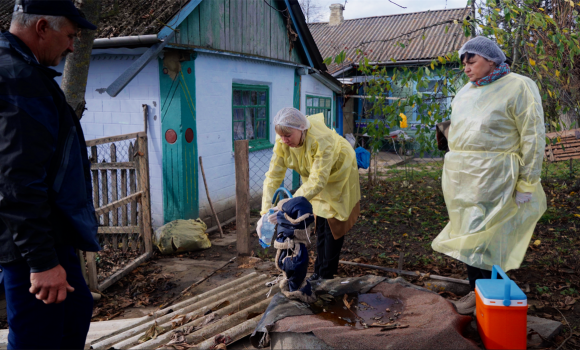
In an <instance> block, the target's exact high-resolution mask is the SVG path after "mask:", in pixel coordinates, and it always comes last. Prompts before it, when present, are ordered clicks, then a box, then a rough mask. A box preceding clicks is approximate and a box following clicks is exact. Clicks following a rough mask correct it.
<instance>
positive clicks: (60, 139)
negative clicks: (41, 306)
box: [0, 32, 100, 272]
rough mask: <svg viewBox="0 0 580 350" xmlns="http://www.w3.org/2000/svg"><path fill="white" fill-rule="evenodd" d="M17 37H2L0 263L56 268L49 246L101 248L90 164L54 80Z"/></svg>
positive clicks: (34, 268)
mask: <svg viewBox="0 0 580 350" xmlns="http://www.w3.org/2000/svg"><path fill="white" fill-rule="evenodd" d="M59 75H60V73H58V72H56V71H54V70H52V69H50V68H47V67H44V66H41V65H40V64H39V63H38V62H37V60H36V58H35V57H34V55H33V54H32V52H31V51H30V49H29V48H28V47H27V46H26V45H25V44H24V43H23V42H22V41H21V40H20V39H18V38H17V37H16V36H14V35H12V34H10V33H8V32H2V33H0V264H7V263H11V262H16V261H23V260H25V261H26V262H27V263H28V265H29V266H30V271H31V272H42V271H46V270H49V269H51V268H53V267H55V266H56V265H58V264H59V262H58V258H57V256H56V253H55V250H54V247H55V246H60V245H71V246H73V247H75V248H79V249H81V250H85V251H98V250H99V249H100V247H99V243H98V241H97V237H96V235H97V221H96V217H95V209H94V207H93V201H92V188H91V176H90V162H89V159H88V155H87V147H86V144H85V138H84V136H83V132H82V129H81V126H80V123H79V121H78V119H77V118H76V115H75V113H74V111H73V110H72V108H71V107H70V106H69V105H68V103H67V102H66V100H65V97H64V94H63V92H62V90H61V89H60V87H59V86H58V84H57V83H56V82H55V80H54V77H56V76H59Z"/></svg>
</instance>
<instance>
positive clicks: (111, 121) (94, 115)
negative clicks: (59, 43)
mask: <svg viewBox="0 0 580 350" xmlns="http://www.w3.org/2000/svg"><path fill="white" fill-rule="evenodd" d="M132 51H135V50H128V49H117V50H115V49H112V50H109V52H110V53H106V54H95V52H98V50H95V51H94V52H93V56H92V57H91V63H90V66H89V76H88V80H87V91H86V94H85V99H86V101H87V105H86V108H87V110H86V111H85V113H84V115H83V118H82V119H81V125H82V128H83V131H84V134H85V138H86V139H87V140H91V139H96V138H101V137H107V136H115V135H121V134H127V133H133V132H139V131H143V129H144V125H143V108H142V107H141V106H142V105H143V104H146V105H147V106H149V118H148V121H147V124H148V130H147V136H148V150H149V171H150V184H151V214H152V220H153V226H154V227H158V226H161V225H163V181H162V171H161V169H162V166H163V163H162V151H161V136H160V133H161V121H160V118H159V109H160V108H159V66H158V62H157V60H153V61H152V62H151V63H149V64H148V65H147V66H146V67H145V68H144V69H143V70H142V71H141V72H140V73H139V74H138V75H137V76H136V77H135V79H133V81H131V83H129V85H127V86H126V87H125V89H124V90H123V91H122V92H121V93H120V94H119V95H118V96H117V97H114V98H113V97H110V96H109V95H108V94H107V93H106V92H105V90H106V89H107V87H108V86H109V85H110V84H111V83H112V82H113V81H114V80H115V79H117V78H118V77H119V76H120V75H121V74H122V73H123V72H124V71H125V70H126V69H127V68H128V67H129V66H130V65H131V64H132V63H133V62H134V61H135V60H136V59H137V58H139V55H140V52H138V51H137V52H134V53H133V54H131V52H132ZM115 52H121V53H123V54H115ZM62 69H63V64H61V65H60V66H58V67H57V70H58V71H60V72H62ZM57 80H58V82H59V83H60V78H59V79H57ZM123 147H126V145H124V144H122V143H117V150H118V152H117V153H118V154H119V155H120V154H121V153H122V152H121V148H123ZM100 156H101V155H99V159H101V157H100ZM124 160H125V159H118V161H124Z"/></svg>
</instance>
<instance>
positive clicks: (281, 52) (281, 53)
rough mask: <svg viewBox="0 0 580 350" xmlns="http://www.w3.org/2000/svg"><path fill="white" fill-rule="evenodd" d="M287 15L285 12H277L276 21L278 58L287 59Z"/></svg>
mask: <svg viewBox="0 0 580 350" xmlns="http://www.w3.org/2000/svg"><path fill="white" fill-rule="evenodd" d="M284 15H286V16H288V14H287V13H286V12H284V13H283V14H282V13H280V12H278V16H279V21H278V30H279V33H278V35H279V38H280V39H279V40H280V41H279V42H278V59H280V60H286V61H288V56H289V55H288V48H289V47H290V46H289V44H288V31H287V29H286V17H284Z"/></svg>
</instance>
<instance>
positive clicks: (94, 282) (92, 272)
mask: <svg viewBox="0 0 580 350" xmlns="http://www.w3.org/2000/svg"><path fill="white" fill-rule="evenodd" d="M96 255H97V254H96V253H94V252H87V268H88V270H89V289H90V290H98V287H99V280H98V278H97V261H96V260H95V257H96Z"/></svg>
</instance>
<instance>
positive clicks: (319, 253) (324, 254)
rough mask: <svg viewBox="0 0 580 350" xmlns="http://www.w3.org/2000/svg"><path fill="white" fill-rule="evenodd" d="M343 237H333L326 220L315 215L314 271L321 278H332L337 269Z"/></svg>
mask: <svg viewBox="0 0 580 350" xmlns="http://www.w3.org/2000/svg"><path fill="white" fill-rule="evenodd" d="M343 243H344V237H340V238H339V239H334V236H332V232H331V231H330V226H329V225H328V220H326V219H324V218H321V217H320V216H318V217H316V262H315V263H314V272H315V273H317V274H318V275H319V276H320V277H321V278H323V279H332V278H334V275H335V274H336V272H337V271H338V261H339V260H340V250H341V249H342V244H343Z"/></svg>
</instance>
